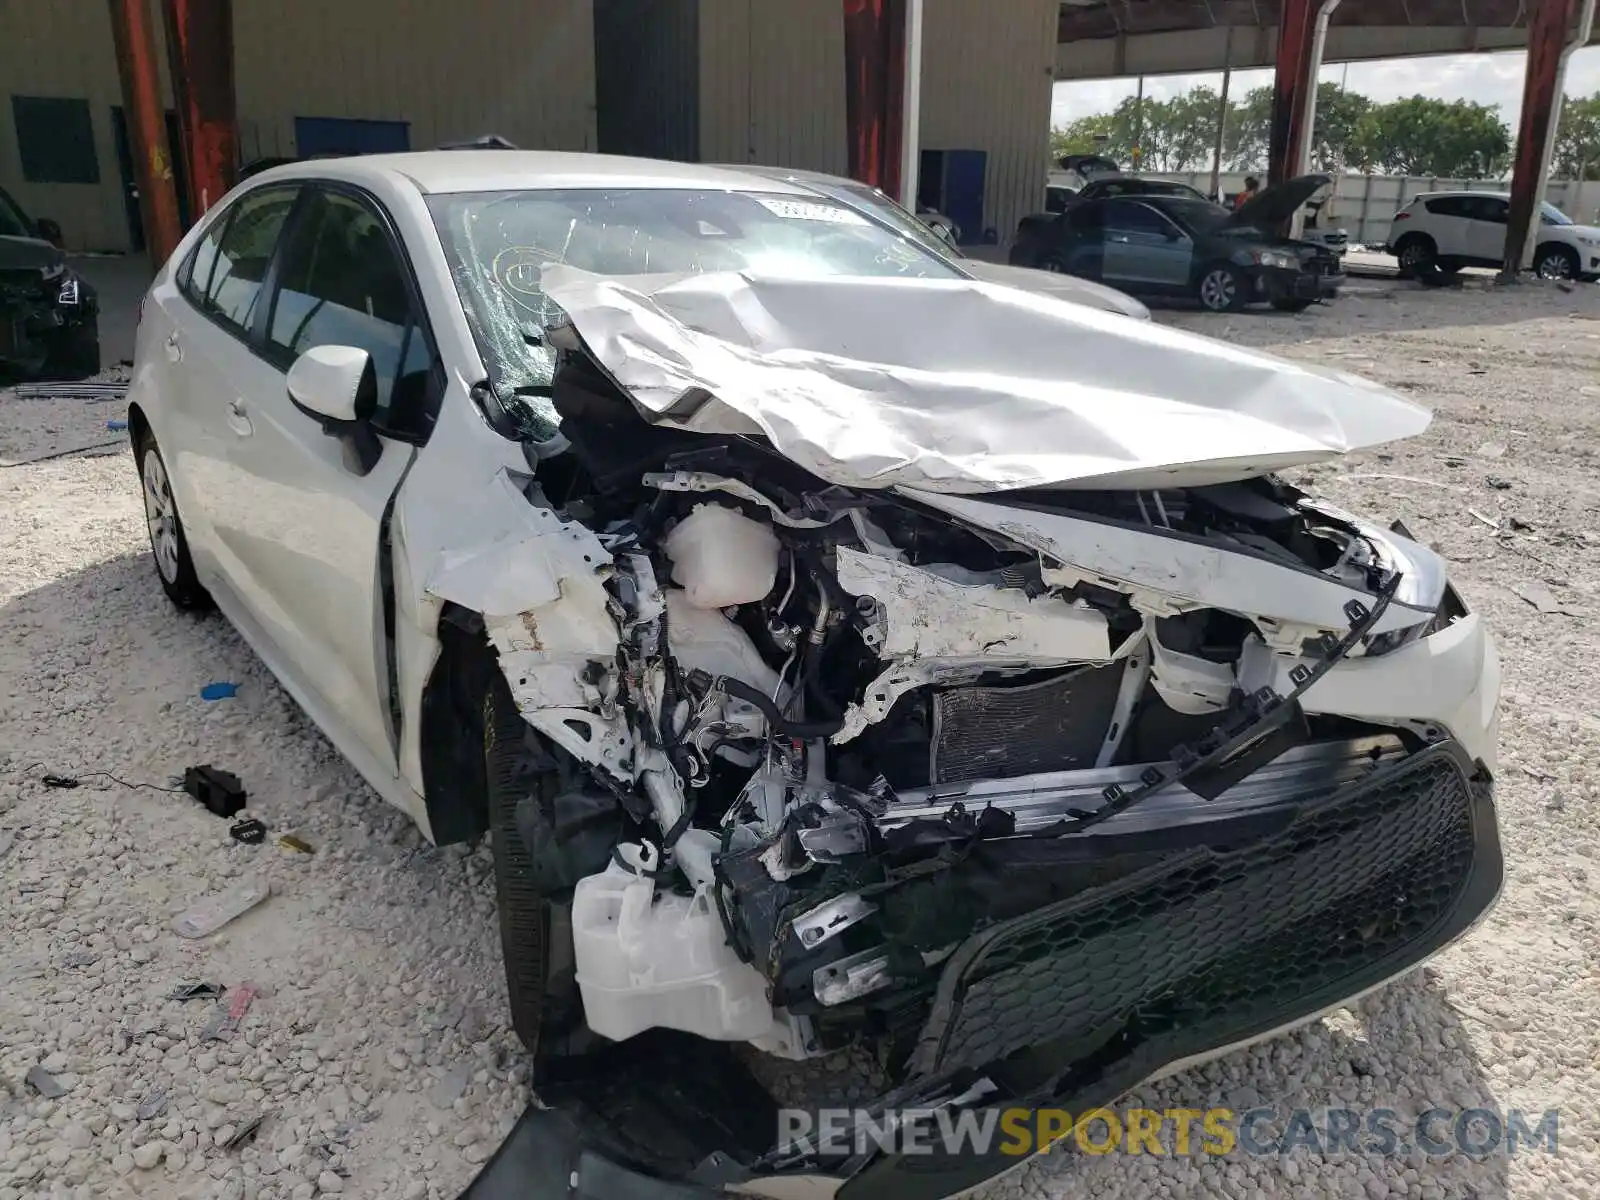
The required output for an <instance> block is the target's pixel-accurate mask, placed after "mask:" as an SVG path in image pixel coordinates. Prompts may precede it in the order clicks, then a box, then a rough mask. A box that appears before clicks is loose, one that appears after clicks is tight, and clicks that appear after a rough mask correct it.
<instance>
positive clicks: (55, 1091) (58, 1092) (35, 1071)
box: [22, 1064, 67, 1100]
mask: <svg viewBox="0 0 1600 1200" xmlns="http://www.w3.org/2000/svg"><path fill="white" fill-rule="evenodd" d="M22 1079H23V1082H24V1083H26V1084H27V1085H28V1086H29V1087H31V1088H32V1089H33V1090H34V1091H36V1092H38V1093H39V1095H41V1096H43V1097H44V1098H45V1099H46V1100H58V1099H60V1098H61V1097H62V1096H65V1095H66V1094H67V1089H66V1088H64V1087H62V1086H61V1084H60V1082H59V1081H58V1080H57V1079H56V1077H55V1076H54V1075H52V1074H50V1072H49V1071H46V1070H45V1069H44V1067H43V1066H42V1065H37V1064H36V1065H34V1066H32V1067H30V1068H29V1069H28V1073H27V1074H26V1075H24V1076H23V1077H22Z"/></svg>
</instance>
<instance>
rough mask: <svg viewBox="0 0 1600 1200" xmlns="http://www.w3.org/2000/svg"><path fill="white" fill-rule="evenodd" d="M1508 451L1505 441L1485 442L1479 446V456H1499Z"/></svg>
mask: <svg viewBox="0 0 1600 1200" xmlns="http://www.w3.org/2000/svg"><path fill="white" fill-rule="evenodd" d="M1505 452H1506V444H1505V443H1504V442H1485V443H1484V444H1483V445H1481V446H1479V447H1478V457H1479V458H1499V457H1500V456H1501V455H1503V454H1504V453H1505Z"/></svg>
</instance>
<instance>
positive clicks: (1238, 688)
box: [486, 344, 1453, 1061]
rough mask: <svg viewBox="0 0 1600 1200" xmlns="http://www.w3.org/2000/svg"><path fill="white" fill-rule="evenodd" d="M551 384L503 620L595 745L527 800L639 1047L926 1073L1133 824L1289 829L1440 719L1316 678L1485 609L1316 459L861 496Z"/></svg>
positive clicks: (1216, 831) (581, 742) (565, 715)
mask: <svg viewBox="0 0 1600 1200" xmlns="http://www.w3.org/2000/svg"><path fill="white" fill-rule="evenodd" d="M544 399H547V400H548V403H549V404H550V405H552V406H553V408H554V411H555V414H556V416H557V417H558V418H559V430H560V432H559V434H558V435H557V436H556V437H554V438H553V439H551V440H550V441H548V442H545V443H543V444H540V445H537V446H530V447H529V449H528V456H529V460H530V473H529V474H528V476H526V477H519V478H517V479H516V480H514V481H513V482H514V483H515V486H517V488H518V489H519V490H520V491H521V493H522V494H523V496H524V497H525V498H526V499H527V501H528V502H529V503H530V504H531V505H532V506H533V509H534V511H535V513H536V514H537V516H538V518H539V520H540V521H541V522H546V523H548V524H549V525H550V526H551V532H553V533H557V534H559V536H556V537H551V538H546V539H544V540H542V541H540V542H539V543H538V544H539V545H540V546H542V547H543V548H544V550H543V552H544V553H545V555H546V556H547V558H548V561H547V562H546V563H545V566H546V567H547V568H548V571H549V574H550V576H551V577H552V578H554V579H556V580H557V581H558V585H557V586H556V587H555V588H554V589H553V591H552V593H551V594H549V595H548V598H547V600H546V601H545V602H544V603H541V604H538V605H535V606H533V607H531V608H527V609H525V610H523V611H520V612H518V613H517V614H516V615H515V616H492V615H491V616H490V617H489V618H488V619H487V621H486V625H487V631H488V634H489V638H490V640H491V642H492V644H493V645H494V647H495V649H496V651H497V653H498V655H499V661H500V665H501V670H502V672H503V673H504V675H505V677H506V680H507V682H508V684H509V686H510V690H511V693H512V695H513V697H514V698H515V700H516V703H517V706H518V708H519V710H520V711H521V713H522V714H523V716H524V717H525V718H526V720H527V721H528V722H529V724H530V725H531V726H532V727H533V728H534V729H535V730H537V731H538V732H539V733H540V734H542V735H543V736H544V738H546V739H547V740H548V741H549V742H550V743H551V744H552V745H553V746H555V747H558V748H559V750H560V751H561V752H562V756H563V757H564V760H565V762H566V763H567V764H568V765H569V767H570V768H571V769H570V770H568V771H566V772H565V773H564V778H565V783H564V786H563V788H562V789H561V790H560V792H559V793H558V794H556V795H554V796H553V797H552V796H548V795H541V796H538V797H535V798H533V799H530V800H529V801H528V802H527V803H526V804H525V805H524V807H523V809H522V810H520V811H519V814H518V822H519V825H520V826H521V827H522V829H523V830H524V840H525V841H527V842H528V843H529V844H530V845H534V844H538V845H542V846H547V847H552V848H554V849H553V851H552V853H553V854H554V855H556V856H557V857H559V858H560V859H561V861H560V862H559V863H555V864H549V865H548V866H547V870H546V875H545V882H546V886H548V887H549V889H550V890H552V891H554V890H557V889H561V888H564V887H570V895H571V900H570V911H569V913H568V917H569V919H570V925H571V931H572V946H573V965H574V968H575V973H576V979H577V985H578V988H579V990H580V991H581V994H582V998H583V1006H584V1014H585V1020H586V1021H587V1023H588V1025H589V1027H590V1028H591V1029H592V1030H594V1031H595V1032H596V1033H599V1034H602V1035H604V1036H606V1037H610V1038H614V1039H624V1038H627V1037H630V1036H632V1035H634V1034H636V1033H639V1032H642V1031H643V1030H646V1029H649V1028H656V1027H665V1028H671V1029H679V1030H684V1031H687V1032H691V1033H695V1034H699V1035H701V1036H703V1037H707V1038H712V1039H716V1040H722V1041H748V1042H751V1043H752V1044H754V1045H755V1046H757V1047H758V1048H760V1049H762V1050H765V1051H768V1052H770V1053H773V1054H778V1055H782V1056H785V1057H792V1058H801V1057H807V1056H811V1055H816V1054H821V1053H826V1052H828V1051H830V1050H832V1049H835V1048H837V1047H839V1046H841V1045H844V1044H846V1043H848V1042H850V1041H853V1040H856V1039H858V1038H860V1037H861V1036H863V1034H864V1033H865V1034H866V1035H867V1036H871V1037H874V1038H876V1039H879V1042H880V1044H881V1045H883V1046H885V1047H886V1048H887V1053H888V1056H889V1057H890V1058H891V1059H898V1060H900V1061H904V1060H905V1059H906V1058H907V1056H909V1055H910V1054H912V1052H913V1049H914V1043H915V1040H916V1038H917V1036H918V1033H919V1030H920V1029H921V1027H922V1024H923V1020H924V1018H925V1017H926V1014H927V1011H928V1007H929V1004H930V1001H931V997H932V994H933V991H934V989H935V987H936V985H937V983H938V980H939V976H940V971H941V967H942V964H943V963H944V962H945V961H946V960H947V959H948V958H949V957H950V955H951V954H952V952H953V951H955V949H956V948H957V947H958V946H959V945H960V944H961V943H962V942H963V940H964V939H966V938H968V937H969V935H971V934H972V933H973V932H974V931H975V930H977V929H980V928H982V927H984V926H986V925H989V924H992V923H994V922H998V921H1004V920H1007V919H1009V918H1013V917H1016V916H1019V915H1021V914H1025V913H1027V912H1030V911H1032V910H1035V909H1038V908H1040V907H1041V906H1044V905H1047V904H1050V903H1052V902H1054V901H1058V900H1061V899H1063V898H1065V897H1068V896H1071V895H1073V894H1075V893H1077V892H1080V891H1084V890H1086V889H1090V888H1092V887H1094V886H1095V885H1096V884H1097V883H1098V882H1100V881H1101V880H1103V879H1106V878H1109V877H1110V876H1111V875H1112V874H1114V873H1119V872H1120V873H1126V872H1127V871H1128V870H1129V869H1130V860H1129V859H1128V858H1127V855H1128V853H1129V850H1128V845H1129V843H1128V842H1127V840H1126V839H1122V840H1119V842H1118V849H1117V857H1116V859H1115V860H1107V859H1106V858H1105V857H1104V855H1102V854H1099V853H1098V852H1097V850H1096V846H1097V844H1098V843H1099V841H1100V836H1099V835H1101V834H1103V833H1105V832H1106V831H1108V830H1116V831H1119V832H1121V833H1129V832H1134V833H1142V834H1143V835H1145V836H1144V840H1143V841H1140V842H1137V843H1136V844H1137V846H1138V847H1139V849H1138V850H1137V853H1138V854H1145V855H1150V856H1154V857H1160V856H1162V855H1165V854H1170V853H1171V852H1173V851H1174V850H1175V849H1181V848H1184V847H1189V846H1193V845H1195V844H1218V845H1226V844H1235V843H1238V842H1240V841H1242V840H1248V839H1249V838H1252V837H1259V836H1261V834H1262V833H1263V832H1265V831H1268V830H1270V829H1273V828H1280V827H1281V826H1282V825H1283V824H1284V823H1285V822H1286V821H1287V820H1288V819H1289V818H1290V816H1291V815H1292V810H1291V809H1288V808H1285V807H1284V801H1285V798H1286V797H1298V796H1306V795H1312V794H1316V793H1317V792H1318V791H1323V792H1325V791H1327V790H1328V789H1331V788H1334V787H1337V786H1338V785H1339V784H1341V783H1342V782H1346V781H1349V780H1351V779H1355V778H1358V777H1360V776H1361V775H1362V774H1363V773H1365V772H1369V771H1371V770H1373V769H1374V768H1375V767H1376V766H1377V765H1379V764H1383V763H1388V762H1393V761H1396V760H1399V759H1402V758H1404V757H1406V756H1407V755H1408V754H1410V753H1412V752H1414V751H1415V750H1416V749H1417V748H1419V747H1421V746H1423V745H1424V744H1426V743H1427V742H1428V741H1429V740H1431V739H1432V738H1433V737H1435V736H1437V733H1438V731H1437V730H1430V729H1429V728H1428V727H1427V723H1426V722H1421V721H1405V720H1392V721H1386V720H1383V719H1381V713H1375V714H1373V715H1372V716H1370V717H1369V716H1365V715H1354V716H1353V715H1351V714H1350V713H1349V712H1347V711H1319V710H1318V708H1317V706H1316V705H1315V704H1312V703H1311V702H1310V701H1308V700H1306V699H1305V694H1306V692H1307V691H1308V690H1309V689H1310V688H1311V687H1312V686H1313V685H1314V684H1316V683H1317V682H1318V681H1319V680H1320V679H1321V678H1322V677H1323V675H1324V674H1325V673H1326V672H1328V671H1330V670H1332V669H1333V668H1334V667H1335V666H1337V665H1339V664H1341V663H1353V662H1357V661H1359V660H1361V659H1364V658H1366V659H1374V660H1376V659H1378V658H1381V657H1382V656H1384V655H1386V654H1389V653H1392V652H1394V651H1395V650H1397V649H1399V648H1401V647H1403V646H1406V645H1408V644H1410V643H1411V642H1412V641H1414V640H1415V639H1417V638H1420V637H1423V636H1426V635H1427V634H1428V633H1429V632H1431V631H1433V630H1435V629H1437V628H1439V627H1440V626H1441V625H1442V624H1448V623H1449V622H1450V621H1451V620H1452V619H1453V613H1452V610H1451V608H1450V600H1449V595H1448V591H1447V588H1446V585H1445V581H1444V572H1443V568H1442V565H1441V564H1440V563H1439V561H1438V559H1437V558H1436V557H1435V556H1434V555H1433V554H1432V553H1431V552H1430V551H1428V550H1427V549H1425V548H1424V547H1421V546H1419V545H1417V544H1416V543H1414V542H1412V541H1410V540H1409V539H1407V538H1404V537H1401V536H1398V535H1397V534H1395V533H1393V532H1391V531H1387V530H1380V529H1377V528H1375V527H1372V526H1369V525H1366V524H1364V523H1362V522H1359V521H1357V520H1356V519H1355V518H1353V517H1349V516H1347V515H1346V514H1343V513H1339V512H1337V511H1335V510H1332V509H1329V508H1327V507H1325V506H1322V505H1319V504H1317V503H1315V502H1314V501H1312V500H1311V499H1310V498H1308V497H1307V496H1305V495H1304V494H1303V493H1301V492H1300V491H1298V490H1297V489H1295V488H1294V487H1292V486H1290V485H1289V484H1288V483H1286V482H1284V481H1283V480H1281V479H1279V478H1276V477H1273V476H1260V477H1256V478H1250V479H1245V480H1243V481H1239V482H1224V483H1215V484H1210V485H1207V486H1195V487H1187V488H1180V487H1173V488H1165V489H1154V490H1143V491H1139V490H1092V489H1087V490H1070V491H1069V490H1046V489H1030V490H1022V491H1010V492H990V493H987V494H985V495H983V496H982V497H974V496H951V495H940V494H935V493H931V492H919V491H916V490H913V489H909V488H904V487H902V488H895V489H885V490H868V489H856V488H849V487H843V486H839V485H837V484H830V483H828V482H826V481H824V480H822V479H820V478H818V477H816V476H815V475H813V474H811V473H810V472H808V471H807V470H806V469H804V468H802V467H800V466H798V465H797V464H796V463H794V462H793V461H791V460H790V459H788V458H786V457H784V456H783V455H781V454H779V453H777V452H776V451H775V450H774V449H773V448H772V447H771V445H770V444H769V443H768V442H767V441H765V440H764V439H762V438H760V437H755V436H741V435H738V434H728V433H701V432H687V431H684V430H681V429H673V428H667V427H663V426H661V425H659V424H651V423H649V422H647V421H646V420H645V419H644V418H643V417H642V416H641V415H640V413H639V411H638V409H637V408H636V407H635V405H634V404H633V402H632V401H631V400H630V398H629V397H628V395H627V394H626V393H625V392H623V391H622V390H621V389H620V388H619V387H618V386H617V384H616V383H615V382H614V381H613V380H612V379H611V378H610V377H609V376H608V375H607V374H606V372H605V371H604V370H602V369H601V368H600V367H599V366H597V364H596V363H595V362H594V360H593V359H592V358H591V357H589V356H588V355H587V354H586V353H584V351H583V349H582V347H581V345H579V344H575V345H573V346H572V347H569V348H568V349H567V350H565V351H564V352H563V354H562V357H561V359H560V365H559V366H558V368H557V370H556V372H555V375H554V380H553V383H552V385H551V387H550V388H549V394H548V396H547V397H544ZM1133 865H1137V864H1136V863H1135V864H1133ZM563 894H565V892H563Z"/></svg>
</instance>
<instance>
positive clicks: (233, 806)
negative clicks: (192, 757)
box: [183, 764, 245, 817]
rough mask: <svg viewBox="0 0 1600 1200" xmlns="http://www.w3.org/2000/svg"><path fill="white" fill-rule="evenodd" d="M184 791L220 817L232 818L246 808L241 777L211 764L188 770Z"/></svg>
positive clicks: (184, 774) (185, 772) (184, 781)
mask: <svg viewBox="0 0 1600 1200" xmlns="http://www.w3.org/2000/svg"><path fill="white" fill-rule="evenodd" d="M183 790H184V791H186V792H188V793H189V795H191V796H193V797H194V798H195V799H196V800H198V801H199V802H200V803H201V804H203V805H205V806H206V808H208V809H210V810H211V811H212V812H213V813H215V814H216V815H217V816H219V817H231V816H233V815H235V814H236V813H238V812H239V810H240V809H242V808H243V807H244V801H245V793H244V786H243V785H242V784H241V783H240V782H239V777H238V776H237V775H235V774H233V773H232V772H230V771H221V770H218V769H217V768H216V767H213V766H211V765H209V764H207V765H205V766H201V767H189V768H187V769H186V770H185V771H184V773H183Z"/></svg>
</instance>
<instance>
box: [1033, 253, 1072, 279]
mask: <svg viewBox="0 0 1600 1200" xmlns="http://www.w3.org/2000/svg"><path fill="white" fill-rule="evenodd" d="M1039 270H1041V271H1049V272H1050V274H1052V275H1070V274H1072V272H1071V271H1069V270H1067V264H1066V263H1065V262H1063V261H1062V260H1061V258H1060V257H1059V256H1057V255H1054V254H1047V255H1045V256H1044V257H1043V258H1041V259H1040V260H1039Z"/></svg>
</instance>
